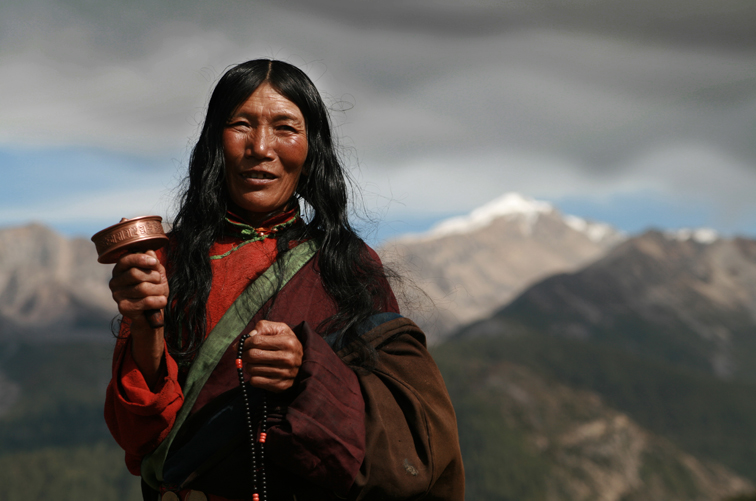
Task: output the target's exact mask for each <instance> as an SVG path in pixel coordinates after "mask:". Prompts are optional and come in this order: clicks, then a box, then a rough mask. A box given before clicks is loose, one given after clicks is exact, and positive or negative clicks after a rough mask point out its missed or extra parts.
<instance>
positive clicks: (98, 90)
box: [0, 0, 756, 215]
mask: <svg viewBox="0 0 756 501" xmlns="http://www.w3.org/2000/svg"><path fill="white" fill-rule="evenodd" d="M753 26H756V3H754V2H751V1H747V0H741V1H734V0H724V1H719V2H711V1H709V0H692V1H682V0H661V1H650V0H641V1H636V2H628V1H627V0H624V1H619V0H611V1H609V0H578V1H574V2H564V1H557V0H527V1H525V0H520V1H507V2H505V1H495V0H471V1H465V2H459V1H453V0H439V1H435V2H427V1H420V0H403V1H393V0H392V1H384V2H376V1H365V0H353V1H350V2H346V1H336V0H307V1H305V0H276V1H275V2H274V1H272V0H271V1H268V0H265V1H262V0H261V1H254V2H253V1H232V2H221V3H212V4H210V3H209V2H203V1H200V0H184V1H180V2H179V1H176V0H171V1H161V2H153V1H148V0H134V1H130V2H123V1H116V0H97V1H95V0H26V1H23V2H21V1H16V2H4V3H2V4H0V109H2V110H3V111H2V113H0V149H1V148H2V147H13V148H17V147H18V148H69V147H74V148H84V149H86V148H98V149H99V150H100V151H110V152H113V154H114V155H122V154H129V155H132V154H133V155H137V156H139V155H142V156H143V157H144V158H146V159H149V163H150V165H155V166H158V165H163V166H164V167H163V169H164V174H165V177H164V178H163V179H164V181H163V182H165V183H168V179H172V177H173V176H174V175H175V168H176V165H177V164H181V163H182V162H183V161H184V160H185V157H186V151H187V148H188V145H189V144H190V143H191V138H192V137H194V135H195V134H196V130H197V127H198V124H199V123H200V121H201V119H202V112H203V107H204V105H205V102H206V100H207V97H208V92H209V89H210V88H211V87H212V85H213V82H214V81H215V79H217V77H218V76H219V75H220V74H221V73H222V72H223V70H224V69H225V68H226V67H227V66H228V65H230V64H233V63H236V62H240V61H243V60H245V59H249V58H251V57H260V56H262V57H279V58H284V59H287V60H289V61H291V62H293V63H295V64H297V65H299V66H300V67H302V68H303V69H304V70H305V71H307V72H308V74H310V75H311V77H312V78H313V79H314V80H315V82H316V84H317V85H318V87H319V88H321V89H322V90H323V92H324V94H325V96H326V99H327V101H328V102H329V103H331V105H332V107H333V109H334V120H335V123H336V125H337V130H338V132H339V135H340V137H341V141H342V144H343V145H344V146H345V148H346V149H345V154H346V156H347V159H348V160H349V162H350V165H352V166H355V167H356V166H359V170H358V171H357V175H358V177H359V178H360V179H361V181H362V182H363V183H365V185H366V188H367V189H366V191H367V192H368V193H374V194H375V197H376V198H377V199H378V200H392V202H391V203H393V204H394V205H396V206H397V210H398V211H400V212H401V211H404V212H406V213H420V212H423V211H426V212H428V213H442V212H443V211H446V212H449V211H462V210H467V209H469V208H472V207H475V206H477V205H480V203H482V202H484V201H486V200H487V199H489V198H494V197H495V196H497V195H498V194H500V193H502V192H504V191H507V190H511V189H517V190H521V191H524V192H526V193H527V194H530V195H536V196H544V197H552V198H560V197H573V198H575V197H588V198H590V197H594V198H595V197H599V196H611V195H612V194H627V193H635V192H640V191H644V190H645V191H652V192H654V193H657V194H658V196H660V197H669V198H670V199H673V198H678V199H687V200H690V199H699V198H700V199H706V200H709V203H710V204H711V205H712V207H715V210H719V211H720V212H721V213H723V214H725V213H726V214H746V213H749V211H750V212H753V211H756V201H752V199H753V197H752V196H747V195H746V193H749V192H751V193H752V192H753V190H756V141H753V134H754V131H755V130H756V30H754V29H753ZM129 165H131V164H129ZM155 168H158V167H155ZM124 169H126V167H124ZM728 176H729V178H731V179H736V180H737V183H738V186H737V190H735V192H736V195H735V196H733V194H732V193H733V189H732V187H731V186H729V185H728V183H727V182H726V179H728ZM71 182H74V181H71ZM126 188H128V189H126ZM126 188H124V193H132V191H133V189H135V187H133V186H132V187H126ZM129 190H132V191H129ZM749 190H750V191H749ZM92 196H93V197H95V196H96V194H93V195H92ZM129 197H132V195H128V196H126V195H124V197H123V198H122V199H121V200H122V202H119V203H120V205H119V207H122V206H125V205H126V204H127V203H128V199H129ZM100 198H101V197H100ZM100 198H98V200H100ZM77 200H79V206H81V207H85V206H86V200H84V199H82V198H81V195H80V194H79V195H77ZM439 200H440V201H439ZM93 203H94V202H93ZM98 203H100V202H98ZM2 209H3V208H2V207H0V215H1V214H2V213H3V212H2ZM119 210H120V209H119ZM713 210H714V209H713Z"/></svg>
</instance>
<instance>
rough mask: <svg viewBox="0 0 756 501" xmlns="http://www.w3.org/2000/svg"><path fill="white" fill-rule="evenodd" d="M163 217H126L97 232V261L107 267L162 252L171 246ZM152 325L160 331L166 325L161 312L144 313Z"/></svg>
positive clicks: (93, 239) (150, 311) (149, 311)
mask: <svg viewBox="0 0 756 501" xmlns="http://www.w3.org/2000/svg"><path fill="white" fill-rule="evenodd" d="M162 220H163V218H161V217H160V216H142V217H135V218H133V219H126V218H123V219H121V221H120V222H119V223H118V224H114V225H113V226H109V227H107V228H105V229H104V230H102V231H99V232H97V233H95V235H94V236H93V237H92V242H94V244H95V248H96V249H97V261H98V262H100V263H103V264H112V263H116V262H118V260H119V259H121V257H122V256H123V255H124V254H128V253H136V252H147V251H148V250H153V251H155V250H158V249H159V248H161V247H163V246H164V245H165V244H167V243H168V237H167V236H166V235H165V232H164V231H163V225H162V224H160V223H161V221H162ZM144 315H145V316H146V317H147V320H148V321H149V323H150V326H152V327H153V328H155V329H157V328H158V327H162V326H163V325H164V322H163V312H162V311H161V310H147V311H145V312H144Z"/></svg>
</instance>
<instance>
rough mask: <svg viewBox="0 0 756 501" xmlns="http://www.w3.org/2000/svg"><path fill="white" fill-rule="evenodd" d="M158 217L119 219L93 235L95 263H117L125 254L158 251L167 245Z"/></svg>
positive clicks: (166, 238)
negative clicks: (95, 252) (95, 251)
mask: <svg viewBox="0 0 756 501" xmlns="http://www.w3.org/2000/svg"><path fill="white" fill-rule="evenodd" d="M162 221H163V218H162V217H160V216H141V217H135V218H132V219H126V218H123V219H121V221H120V222H118V223H116V224H114V225H113V226H108V227H107V228H105V229H104V230H102V231H99V232H97V233H95V234H94V236H93V237H92V242H94V244H95V248H96V249H97V256H98V257H97V261H98V262H99V263H103V264H112V263H115V262H117V261H118V260H119V259H120V258H121V256H123V255H124V254H126V253H127V252H147V251H148V250H153V251H154V250H158V249H159V248H161V247H163V246H164V245H165V244H166V243H168V237H167V236H166V235H165V232H164V231H163V225H162V224H161V222H162Z"/></svg>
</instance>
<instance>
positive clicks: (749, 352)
mask: <svg viewBox="0 0 756 501" xmlns="http://www.w3.org/2000/svg"><path fill="white" fill-rule="evenodd" d="M520 321H523V322H526V323H527V324H528V325H531V326H534V327H537V328H538V329H540V330H542V331H543V332H547V333H550V334H553V335H561V336H567V337H571V338H576V339H585V340H589V341H591V342H597V343H604V344H607V345H611V346H615V347H618V348H621V349H625V350H629V351H631V352H634V353H638V354H642V355H644V356H645V355H647V356H650V357H652V358H656V359H659V360H666V361H671V362H674V363H676V364H679V365H681V366H686V367H689V368H691V369H695V370H704V371H706V372H710V373H713V374H715V375H717V376H718V377H720V378H740V379H744V380H748V381H756V369H755V368H754V367H753V363H752V361H753V360H754V358H755V357H756V334H754V327H756V241H754V240H748V239H745V238H733V239H723V238H716V239H712V238H706V239H703V240H702V239H695V238H679V236H678V235H668V234H664V233H661V232H657V231H650V232H647V233H645V234H643V235H640V236H637V237H633V238H631V239H628V240H627V241H625V242H623V243H622V244H620V245H618V246H617V247H616V248H614V249H613V250H611V251H610V252H609V253H608V254H607V255H606V256H604V257H603V258H601V259H599V260H597V261H596V262H594V263H592V264H590V265H588V266H587V267H585V268H584V269H582V270H579V271H576V272H574V273H571V274H560V275H555V276H552V277H549V278H547V279H545V280H543V281H542V282H540V283H538V284H536V285H534V286H532V287H531V288H529V289H528V290H527V291H525V292H524V293H523V294H522V295H521V296H519V297H518V298H517V299H516V300H514V301H513V302H511V303H510V304H508V305H507V306H505V307H504V308H503V309H502V310H501V311H500V312H499V313H497V314H496V315H495V316H494V317H493V318H492V319H490V320H488V321H487V322H482V323H480V324H478V325H477V326H472V327H470V329H468V333H469V334H471V333H475V332H478V333H481V332H484V331H486V330H487V329H488V330H490V329H491V328H493V329H495V330H498V329H500V327H494V324H496V325H498V324H500V323H501V322H510V323H511V322H520Z"/></svg>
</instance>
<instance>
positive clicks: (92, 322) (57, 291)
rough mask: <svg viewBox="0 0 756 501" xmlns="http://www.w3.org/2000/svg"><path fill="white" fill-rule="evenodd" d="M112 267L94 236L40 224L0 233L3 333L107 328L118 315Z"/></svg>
mask: <svg viewBox="0 0 756 501" xmlns="http://www.w3.org/2000/svg"><path fill="white" fill-rule="evenodd" d="M111 268H112V267H110V266H105V265H101V264H99V263H98V262H97V253H96V251H95V248H94V244H93V243H92V242H90V241H89V240H85V239H83V238H75V239H67V238H65V237H63V236H62V235H59V234H57V233H56V232H54V231H53V230H51V229H49V228H47V227H45V226H42V225H39V224H31V225H28V226H24V227H18V228H8V229H4V230H2V231H0V337H2V336H5V335H10V334H11V333H13V332H16V333H18V332H23V333H25V335H32V336H50V337H53V338H55V337H58V336H60V335H63V333H64V332H66V333H70V332H71V331H82V330H86V329H87V328H88V327H92V328H98V329H102V328H105V329H107V328H108V327H107V326H108V322H109V321H110V319H111V318H113V317H114V316H115V314H116V313H117V311H116V309H115V305H114V303H113V300H112V298H111V295H110V290H109V289H108V285H107V284H108V280H109V279H110V273H111Z"/></svg>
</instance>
